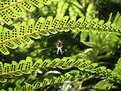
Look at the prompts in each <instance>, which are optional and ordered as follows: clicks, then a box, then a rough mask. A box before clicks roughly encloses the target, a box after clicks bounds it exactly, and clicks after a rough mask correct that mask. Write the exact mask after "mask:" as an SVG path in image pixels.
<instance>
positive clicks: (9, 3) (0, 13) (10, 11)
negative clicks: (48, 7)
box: [0, 0, 52, 24]
mask: <svg viewBox="0 0 121 91" xmlns="http://www.w3.org/2000/svg"><path fill="white" fill-rule="evenodd" d="M41 2H43V3H44V4H50V3H51V2H52V0H41V1H38V3H34V5H35V4H37V5H36V6H38V4H39V3H41ZM26 10H27V11H29V12H32V11H34V10H35V7H34V6H33V5H32V2H31V1H29V0H26V1H24V0H5V1H1V2H0V19H2V20H3V22H5V23H6V24H12V23H13V21H12V20H11V19H12V18H15V19H16V18H18V17H23V16H25V14H26Z"/></svg>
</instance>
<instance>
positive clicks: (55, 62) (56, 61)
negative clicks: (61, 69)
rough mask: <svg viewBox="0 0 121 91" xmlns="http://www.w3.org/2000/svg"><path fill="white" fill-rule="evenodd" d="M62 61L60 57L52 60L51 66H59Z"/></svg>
mask: <svg viewBox="0 0 121 91" xmlns="http://www.w3.org/2000/svg"><path fill="white" fill-rule="evenodd" d="M60 61H61V60H60V59H59V58H56V59H54V60H53V61H51V63H50V67H57V66H58V64H59V62H60Z"/></svg>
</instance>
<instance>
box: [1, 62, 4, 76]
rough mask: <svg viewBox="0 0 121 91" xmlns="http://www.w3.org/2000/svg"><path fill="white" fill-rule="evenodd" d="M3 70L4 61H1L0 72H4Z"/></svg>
mask: <svg viewBox="0 0 121 91" xmlns="http://www.w3.org/2000/svg"><path fill="white" fill-rule="evenodd" d="M3 71H4V69H3V63H2V62H0V74H3Z"/></svg>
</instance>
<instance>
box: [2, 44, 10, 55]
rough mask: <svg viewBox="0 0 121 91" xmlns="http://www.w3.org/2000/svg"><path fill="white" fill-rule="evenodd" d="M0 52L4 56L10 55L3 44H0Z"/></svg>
mask: <svg viewBox="0 0 121 91" xmlns="http://www.w3.org/2000/svg"><path fill="white" fill-rule="evenodd" d="M0 51H1V53H2V54H4V55H8V54H9V53H10V52H9V51H8V49H7V48H6V46H5V45H4V44H0Z"/></svg>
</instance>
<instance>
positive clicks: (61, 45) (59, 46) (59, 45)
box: [56, 40, 64, 55]
mask: <svg viewBox="0 0 121 91" xmlns="http://www.w3.org/2000/svg"><path fill="white" fill-rule="evenodd" d="M56 48H57V51H56V53H57V55H58V54H59V53H60V54H61V55H62V54H63V53H64V51H63V50H62V48H63V42H62V41H61V40H58V41H57V42H56Z"/></svg>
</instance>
